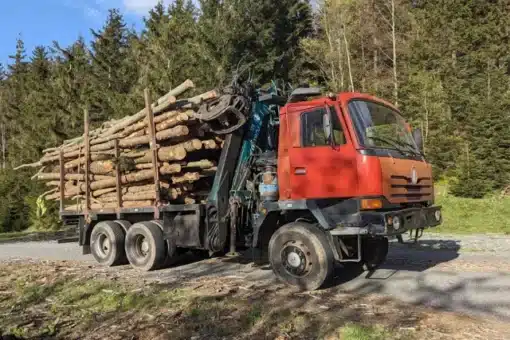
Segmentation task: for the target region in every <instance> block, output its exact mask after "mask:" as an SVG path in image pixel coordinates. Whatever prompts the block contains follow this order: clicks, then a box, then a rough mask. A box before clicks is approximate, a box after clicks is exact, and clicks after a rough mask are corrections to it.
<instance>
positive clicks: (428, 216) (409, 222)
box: [330, 206, 443, 236]
mask: <svg viewBox="0 0 510 340" xmlns="http://www.w3.org/2000/svg"><path fill="white" fill-rule="evenodd" d="M356 215H358V216H357V220H358V223H357V224H358V225H356V226H353V225H351V226H348V227H346V226H337V227H336V228H334V229H331V230H330V233H331V234H332V235H357V234H370V235H377V236H395V235H400V234H403V233H405V232H407V231H409V230H413V229H422V228H431V227H436V226H438V225H440V224H441V223H442V221H443V217H442V214H441V207H440V206H431V207H423V208H408V209H401V210H392V211H384V212H379V211H363V212H360V213H358V214H356ZM396 219H398V221H399V223H394V221H396Z"/></svg>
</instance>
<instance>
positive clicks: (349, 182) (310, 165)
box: [289, 104, 357, 199]
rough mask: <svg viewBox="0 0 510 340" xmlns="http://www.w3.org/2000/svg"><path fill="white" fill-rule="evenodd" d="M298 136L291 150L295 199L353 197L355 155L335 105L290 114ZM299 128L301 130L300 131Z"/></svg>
mask: <svg viewBox="0 0 510 340" xmlns="http://www.w3.org/2000/svg"><path fill="white" fill-rule="evenodd" d="M289 118H290V119H291V120H292V121H293V124H292V125H294V126H295V127H296V129H295V130H294V131H296V130H298V129H299V134H297V136H295V137H294V138H293V139H294V140H293V145H292V147H291V148H290V150H289V158H290V186H291V192H292V194H291V198H292V199H320V198H339V197H349V196H354V194H355V190H356V187H357V182H356V180H357V176H356V153H355V150H354V149H353V147H352V144H351V143H350V141H349V140H348V135H347V133H346V131H347V129H346V128H345V123H344V122H343V117H342V116H341V114H340V112H339V110H338V109H337V107H336V106H335V105H333V104H324V105H323V106H318V107H312V108H306V109H302V110H300V111H299V110H296V111H294V112H292V111H290V112H289ZM297 126H299V128H297Z"/></svg>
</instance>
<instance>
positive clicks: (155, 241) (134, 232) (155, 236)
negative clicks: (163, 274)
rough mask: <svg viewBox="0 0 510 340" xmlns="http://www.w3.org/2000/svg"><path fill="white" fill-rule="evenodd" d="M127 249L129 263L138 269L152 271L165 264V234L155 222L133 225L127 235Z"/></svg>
mask: <svg viewBox="0 0 510 340" xmlns="http://www.w3.org/2000/svg"><path fill="white" fill-rule="evenodd" d="M125 248H126V255H127V258H128V260H129V263H130V264H131V265H132V266H133V267H134V268H136V269H139V270H143V271H150V270H154V269H157V268H159V267H161V266H162V265H163V264H164V261H165V255H166V249H165V241H164V240H163V232H162V231H161V229H160V228H159V227H158V225H157V224H155V223H153V222H139V223H135V224H133V225H132V226H131V228H129V230H128V232H127V234H126V245H125Z"/></svg>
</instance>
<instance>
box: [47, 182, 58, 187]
mask: <svg viewBox="0 0 510 340" xmlns="http://www.w3.org/2000/svg"><path fill="white" fill-rule="evenodd" d="M44 184H45V185H46V186H47V187H51V186H57V187H59V186H60V181H49V182H46V183H44Z"/></svg>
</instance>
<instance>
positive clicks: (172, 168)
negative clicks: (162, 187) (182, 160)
mask: <svg viewBox="0 0 510 340" xmlns="http://www.w3.org/2000/svg"><path fill="white" fill-rule="evenodd" d="M181 170H182V168H181V165H180V164H169V163H164V164H163V166H161V167H160V168H159V172H160V174H162V175H169V174H177V173H179V172H181Z"/></svg>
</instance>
